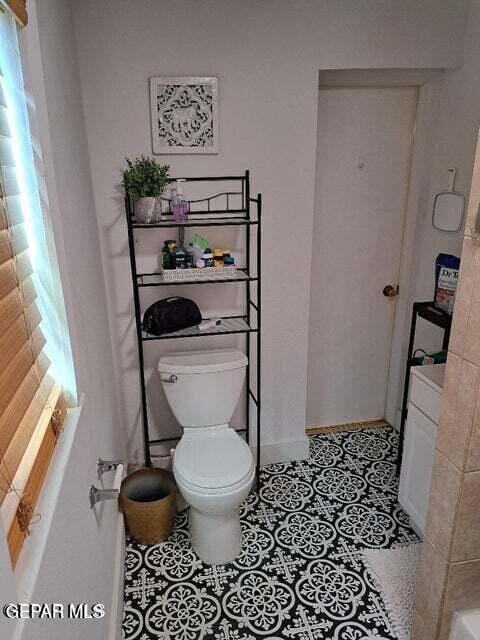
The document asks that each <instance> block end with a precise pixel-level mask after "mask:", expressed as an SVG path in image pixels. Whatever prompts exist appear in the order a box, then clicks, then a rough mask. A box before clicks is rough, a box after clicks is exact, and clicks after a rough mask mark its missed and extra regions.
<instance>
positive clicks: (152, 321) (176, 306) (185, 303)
mask: <svg viewBox="0 0 480 640" xmlns="http://www.w3.org/2000/svg"><path fill="white" fill-rule="evenodd" d="M201 321H202V314H201V313H200V309H199V308H198V306H197V305H196V303H195V302H194V301H193V300H190V299H189V298H181V297H178V296H172V297H170V298H163V299H162V300H157V302H154V303H153V304H152V305H151V306H150V307H148V309H147V310H146V311H145V313H144V315H143V330H144V331H146V332H147V333H151V334H152V335H154V336H160V335H162V334H164V333H172V332H173V331H179V330H180V329H186V328H187V327H193V326H195V325H197V324H200V322H201Z"/></svg>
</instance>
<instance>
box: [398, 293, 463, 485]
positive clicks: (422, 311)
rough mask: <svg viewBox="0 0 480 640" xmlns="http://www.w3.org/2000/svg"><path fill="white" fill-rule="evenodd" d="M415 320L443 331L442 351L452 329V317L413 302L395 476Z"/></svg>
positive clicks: (405, 415)
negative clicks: (421, 320) (420, 319)
mask: <svg viewBox="0 0 480 640" xmlns="http://www.w3.org/2000/svg"><path fill="white" fill-rule="evenodd" d="M417 318H423V320H426V321H427V322H430V323H431V324H434V325H436V326H437V327H440V328H441V329H443V332H444V333H443V342H442V350H446V349H448V343H449V340H450V330H451V327H452V316H451V315H449V314H448V313H446V312H445V311H442V310H441V309H437V308H436V307H435V304H434V303H433V302H432V301H427V302H414V303H413V309H412V321H411V324H410V338H409V341H408V353H407V364H406V369H405V382H404V386H403V398H402V414H401V418H400V440H399V445H398V458H397V474H398V475H400V469H401V466H402V456H403V439H404V434H405V423H406V421H407V413H408V390H409V387H410V371H411V369H412V367H413V366H414V365H415V364H416V360H415V358H414V357H413V348H414V346H415V332H416V328H417Z"/></svg>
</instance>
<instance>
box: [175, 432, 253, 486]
mask: <svg viewBox="0 0 480 640" xmlns="http://www.w3.org/2000/svg"><path fill="white" fill-rule="evenodd" d="M173 466H174V473H175V477H176V479H177V482H179V484H181V483H183V484H185V486H187V487H188V488H190V489H191V490H192V491H198V492H202V493H205V492H208V493H228V491H233V490H235V489H237V488H238V487H240V486H242V485H243V484H244V483H245V481H247V480H248V481H249V480H250V479H251V474H252V470H254V466H255V465H254V460H253V455H252V452H251V451H250V447H249V446H248V444H247V443H246V442H245V441H244V440H243V439H242V438H241V437H240V436H239V435H238V434H237V433H236V432H235V430H234V429H230V428H229V427H228V426H222V427H204V428H202V429H192V431H191V432H190V431H188V432H187V431H186V432H185V434H184V436H183V437H182V438H181V440H180V442H179V443H178V445H177V448H176V449H175V454H174V457H173Z"/></svg>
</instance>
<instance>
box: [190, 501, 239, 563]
mask: <svg viewBox="0 0 480 640" xmlns="http://www.w3.org/2000/svg"><path fill="white" fill-rule="evenodd" d="M189 530H190V542H191V543H192V547H193V548H194V550H195V552H196V553H197V555H198V556H199V558H200V559H201V560H203V562H205V563H206V564H225V563H226V562H231V561H232V560H235V558H236V557H237V556H238V555H239V554H240V551H241V548H242V530H241V527H240V516H239V514H238V511H237V510H235V511H232V512H229V513H223V514H212V513H201V512H200V511H197V509H195V508H194V507H190V515H189Z"/></svg>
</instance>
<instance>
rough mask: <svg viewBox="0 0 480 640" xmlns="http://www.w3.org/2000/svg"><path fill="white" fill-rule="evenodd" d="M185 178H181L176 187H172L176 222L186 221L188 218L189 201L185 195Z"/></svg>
mask: <svg viewBox="0 0 480 640" xmlns="http://www.w3.org/2000/svg"><path fill="white" fill-rule="evenodd" d="M184 182H186V180H185V178H179V179H178V180H177V184H176V186H175V189H172V200H171V205H170V206H171V209H172V213H173V219H174V220H175V222H186V221H187V219H188V202H187V201H186V200H185V196H184V195H183V183H184Z"/></svg>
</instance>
